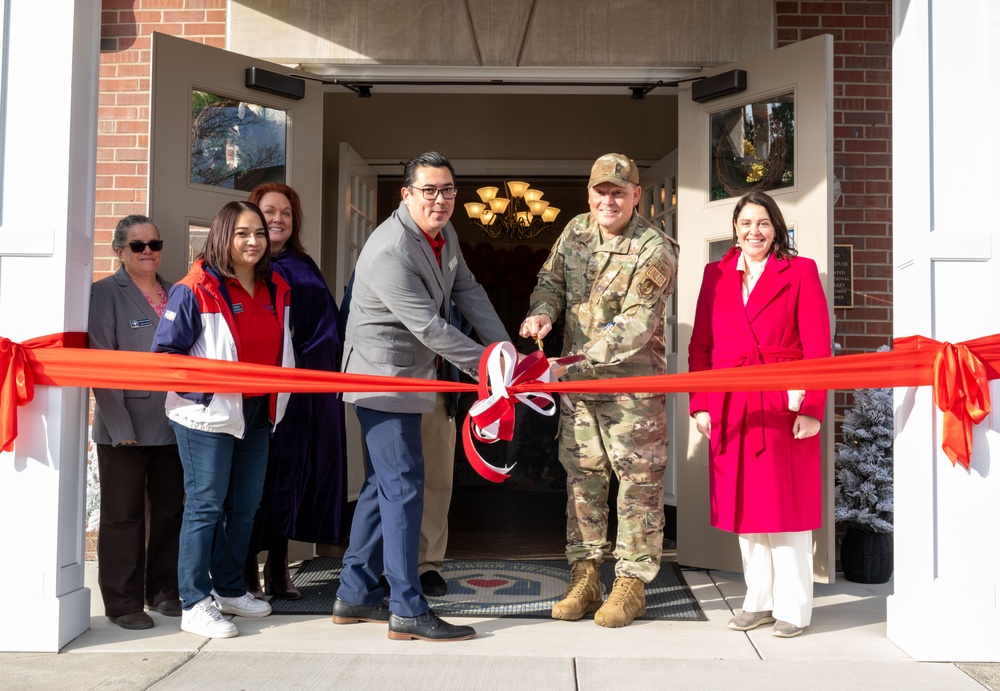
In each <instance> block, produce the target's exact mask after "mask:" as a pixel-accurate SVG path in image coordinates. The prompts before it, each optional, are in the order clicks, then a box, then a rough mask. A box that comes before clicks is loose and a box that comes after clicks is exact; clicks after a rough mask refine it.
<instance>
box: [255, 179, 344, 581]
mask: <svg viewBox="0 0 1000 691" xmlns="http://www.w3.org/2000/svg"><path fill="white" fill-rule="evenodd" d="M248 200H249V201H250V202H252V203H254V204H257V205H258V206H259V207H260V210H261V211H262V212H263V213H264V219H265V220H266V221H267V230H268V235H269V237H270V240H271V266H272V268H273V269H274V271H275V272H276V273H278V274H280V275H281V277H282V278H284V279H285V280H286V281H288V284H289V285H290V286H291V288H292V302H293V303H294V304H295V305H308V308H307V309H294V310H292V315H291V317H292V345H293V347H294V348H295V363H296V365H297V366H298V367H302V368H305V369H313V370H322V371H326V372H334V371H337V370H339V369H340V355H341V351H342V348H341V341H340V333H339V329H338V322H339V319H340V315H339V311H338V310H337V303H336V302H335V301H334V299H333V295H331V294H330V289H329V288H328V287H327V284H326V279H325V278H324V277H323V274H322V272H320V270H319V267H318V266H316V262H314V261H313V260H312V258H311V257H310V256H309V255H308V254H307V253H306V251H305V248H304V247H303V246H302V240H301V232H302V220H303V219H302V203H301V201H300V200H299V195H298V194H297V193H296V192H295V190H294V189H292V188H291V187H289V186H288V185H285V184H282V183H278V182H265V183H263V184H261V185H258V186H257V187H255V188H254V189H253V191H252V192H250V197H249V198H248ZM344 439H345V437H344V404H343V402H342V401H341V397H340V394H335V393H296V394H292V396H291V397H290V398H289V400H288V409H287V410H286V411H285V419H284V421H283V422H282V423H281V426H280V427H279V428H278V429H277V430H276V431H275V433H274V436H273V437H272V438H271V445H270V451H269V459H268V464H267V480H266V481H265V483H264V497H263V499H261V502H260V510H259V511H258V512H257V520H256V522H255V524H254V533H253V538H252V539H251V541H250V552H249V554H248V555H247V560H246V565H245V569H244V572H243V579H244V582H245V583H246V584H247V590H248V591H249V592H251V593H254V594H255V595H256V596H257V597H259V598H260V599H263V598H264V595H265V594H267V595H268V596H272V595H273V596H275V597H279V598H282V599H289V600H294V599H297V598H298V597H299V596H300V593H299V591H298V589H297V588H296V587H295V584H294V583H292V579H291V576H290V575H289V573H288V540H289V539H292V540H299V541H302V542H318V543H326V544H330V543H337V542H339V541H340V517H341V511H342V509H343V506H344V503H345V502H346V494H347V464H346V461H345V458H346V453H347V452H346V448H345V441H344ZM262 550H267V560H266V561H265V562H264V590H263V591H261V588H260V576H259V572H258V556H257V554H258V552H260V551H262Z"/></svg>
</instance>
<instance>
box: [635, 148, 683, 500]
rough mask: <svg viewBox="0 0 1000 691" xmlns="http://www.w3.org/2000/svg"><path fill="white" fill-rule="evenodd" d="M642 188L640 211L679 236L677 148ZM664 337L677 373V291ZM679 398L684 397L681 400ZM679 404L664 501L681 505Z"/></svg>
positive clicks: (673, 399) (673, 409)
mask: <svg viewBox="0 0 1000 691" xmlns="http://www.w3.org/2000/svg"><path fill="white" fill-rule="evenodd" d="M639 185H640V187H642V200H641V201H640V202H639V211H640V213H641V214H642V215H643V216H644V217H645V218H646V219H647V220H649V222H650V223H652V224H653V225H655V226H657V227H658V228H661V229H663V230H664V231H665V232H666V233H667V235H669V236H670V237H672V238H674V239H675V240H676V239H677V152H676V151H673V152H671V153H669V154H667V155H666V156H664V157H663V158H662V159H660V160H659V161H657V162H656V163H655V164H653V165H652V166H650V167H649V168H647V169H646V170H644V171H642V173H641V175H640V179H639ZM663 319H664V322H665V323H664V332H663V333H664V336H665V339H664V340H665V341H666V344H667V373H668V374H674V373H676V372H677V293H676V291H675V292H674V294H673V295H672V296H671V297H670V300H669V301H668V302H667V308H666V310H665V311H664V314H663ZM678 399H681V400H680V401H679V400H678ZM678 403H682V404H685V405H686V403H687V399H686V398H685V397H684V396H682V395H678V394H676V393H668V394H667V396H666V408H667V469H666V471H665V472H664V474H663V503H664V504H666V505H667V506H677V444H676V443H674V436H675V434H674V430H675V429H676V427H677V420H678V419H681V421H682V422H683V419H682V418H679V416H678V412H677V411H678V407H677V406H678Z"/></svg>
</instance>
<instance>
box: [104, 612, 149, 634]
mask: <svg viewBox="0 0 1000 691" xmlns="http://www.w3.org/2000/svg"><path fill="white" fill-rule="evenodd" d="M108 619H110V620H111V623H112V624H118V626H120V627H122V628H123V629H132V630H136V631H137V630H139V629H151V628H153V618H152V617H151V616H149V615H148V614H146V613H145V612H132V613H131V614H123V615H121V616H120V617H111V616H109V617H108Z"/></svg>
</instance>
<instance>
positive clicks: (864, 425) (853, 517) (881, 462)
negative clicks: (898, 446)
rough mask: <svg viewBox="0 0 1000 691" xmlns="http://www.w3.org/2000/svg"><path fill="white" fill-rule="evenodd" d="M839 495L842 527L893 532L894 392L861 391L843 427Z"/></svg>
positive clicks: (837, 514) (838, 513) (839, 446)
mask: <svg viewBox="0 0 1000 691" xmlns="http://www.w3.org/2000/svg"><path fill="white" fill-rule="evenodd" d="M841 432H842V434H843V438H844V441H843V442H842V443H839V444H837V484H836V489H835V494H834V499H835V513H834V516H835V518H836V520H837V522H838V523H844V524H846V525H847V526H849V527H854V528H857V529H858V530H862V531H865V532H870V533H892V513H893V504H892V441H893V433H894V431H893V411H892V389H856V390H855V391H854V407H853V408H852V409H851V410H849V411H848V412H847V414H846V415H845V416H844V422H843V424H842V426H841Z"/></svg>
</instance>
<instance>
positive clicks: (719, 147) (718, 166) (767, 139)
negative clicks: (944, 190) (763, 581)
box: [675, 35, 835, 582]
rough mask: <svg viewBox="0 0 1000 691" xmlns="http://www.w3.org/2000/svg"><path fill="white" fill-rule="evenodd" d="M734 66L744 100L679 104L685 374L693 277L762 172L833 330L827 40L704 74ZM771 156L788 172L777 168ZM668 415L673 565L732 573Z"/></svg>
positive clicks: (688, 428) (733, 551)
mask: <svg viewBox="0 0 1000 691" xmlns="http://www.w3.org/2000/svg"><path fill="white" fill-rule="evenodd" d="M734 69H741V70H745V71H746V83H747V89H746V90H745V91H742V92H740V93H736V94H733V95H728V96H722V97H719V98H715V99H712V100H708V101H705V102H702V103H697V102H695V101H693V100H692V97H691V95H692V86H691V84H685V85H682V86H681V90H680V96H679V100H678V123H679V124H678V127H679V135H680V136H679V143H680V148H679V149H678V151H679V168H680V171H681V172H680V189H679V205H678V209H679V227H678V236H679V241H680V244H681V262H680V269H679V272H678V285H677V294H678V304H677V307H678V318H679V322H680V329H679V336H680V339H679V348H678V355H679V358H680V360H681V363H682V368H684V369H686V367H687V346H688V343H689V342H690V339H691V327H692V324H693V322H694V313H695V306H696V303H697V300H698V291H699V288H700V283H701V277H702V270H703V269H704V266H705V264H706V263H708V262H710V261H714V260H716V259H718V258H719V257H720V256H721V253H723V252H724V251H725V250H726V249H728V248H729V247H730V246H731V237H732V213H733V207H734V205H735V203H736V201H737V199H738V198H739V195H740V194H741V192H739V188H740V187H741V186H742V185H745V184H747V183H753V182H755V181H757V180H758V179H759V178H760V176H761V175H769V174H770V172H771V171H775V170H776V171H777V173H778V175H777V177H776V178H775V179H773V180H772V182H773V184H774V187H772V188H770V189H768V193H769V194H771V195H772V196H773V197H774V198H775V200H776V201H777V202H778V204H779V206H780V207H781V210H782V213H783V214H784V216H785V220H786V221H787V222H788V224H789V226H790V227H792V228H794V234H795V245H796V248H797V249H798V250H799V253H800V254H801V255H803V256H805V257H809V258H811V259H814V260H815V261H816V263H817V265H818V266H819V270H820V276H821V278H822V279H823V280H824V282H825V283H826V284H827V299H828V301H829V303H830V318H831V323H832V319H833V291H832V280H833V271H832V261H833V39H832V37H830V36H828V35H825V36H817V37H816V38H812V39H809V40H808V41H803V42H801V43H796V44H793V45H790V46H786V47H784V48H779V49H777V50H774V51H771V52H770V53H766V54H764V55H760V56H757V57H754V58H749V59H746V60H742V61H740V62H737V63H733V64H730V65H725V66H723V67H719V68H717V69H714V70H712V71H711V72H709V73H707V76H712V75H715V74H720V73H723V72H728V71H729V70H734ZM791 115H793V116H794V122H793V123H790V122H789V120H790V117H789V116H791ZM773 128H780V129H781V131H785V132H788V133H789V135H786V136H785V137H784V140H785V141H784V142H781V143H780V144H779V143H777V139H778V137H775V135H774V134H773V132H774V129H773ZM782 148H785V149H786V151H784V152H783V151H782ZM785 153H787V156H786V155H784V154H785ZM779 157H780V158H781V159H782V160H785V161H787V165H782V166H777V165H776V164H777V163H778V158H779ZM730 195H734V196H730ZM830 398H831V401H830V402H829V403H828V404H827V413H826V422H825V423H824V425H823V448H824V483H825V484H824V488H823V489H824V494H823V505H824V521H823V528H822V529H821V530H817V531H815V533H814V538H815V544H814V563H815V574H814V576H815V579H816V580H817V581H819V582H827V581H832V580H833V578H834V564H835V557H834V548H833V543H834V524H833V405H832V396H831V397H830ZM678 408H679V410H678V413H677V415H678V424H677V426H676V430H675V433H676V435H677V439H676V446H677V448H679V449H685V450H686V453H684V454H680V459H679V465H678V473H679V477H678V482H679V485H680V492H679V495H678V507H677V512H678V517H677V521H678V540H677V542H678V545H677V547H678V549H677V559H678V561H680V562H681V563H684V564H689V565H692V566H701V567H706V568H714V569H721V570H726V571H735V572H741V571H742V565H741V562H740V553H739V546H738V544H737V540H736V536H735V535H733V534H731V533H723V532H721V531H718V530H715V529H714V528H712V527H711V526H710V525H709V498H708V451H707V447H708V444H707V442H705V441H704V439H703V438H702V437H701V435H699V434H698V433H697V431H696V430H695V428H694V424H693V422H691V420H690V418H689V417H688V414H687V401H686V400H683V401H682V402H681V404H680V405H678Z"/></svg>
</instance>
